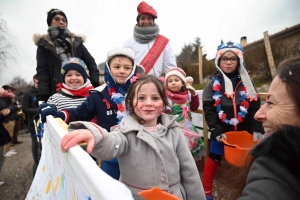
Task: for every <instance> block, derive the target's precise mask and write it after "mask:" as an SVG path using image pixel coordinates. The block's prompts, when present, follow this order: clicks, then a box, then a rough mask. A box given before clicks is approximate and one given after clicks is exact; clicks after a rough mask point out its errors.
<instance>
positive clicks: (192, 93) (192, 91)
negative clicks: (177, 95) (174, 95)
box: [186, 84, 197, 96]
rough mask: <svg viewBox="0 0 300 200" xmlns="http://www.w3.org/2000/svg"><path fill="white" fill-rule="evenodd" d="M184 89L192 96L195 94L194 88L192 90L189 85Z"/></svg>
mask: <svg viewBox="0 0 300 200" xmlns="http://www.w3.org/2000/svg"><path fill="white" fill-rule="evenodd" d="M186 89H188V91H190V93H191V95H193V96H194V95H196V94H197V92H196V90H195V88H193V87H192V86H191V85H188V84H187V85H186Z"/></svg>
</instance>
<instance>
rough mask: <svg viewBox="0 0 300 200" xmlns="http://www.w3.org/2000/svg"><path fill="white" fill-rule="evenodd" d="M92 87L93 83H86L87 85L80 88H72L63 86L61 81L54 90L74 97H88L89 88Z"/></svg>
mask: <svg viewBox="0 0 300 200" xmlns="http://www.w3.org/2000/svg"><path fill="white" fill-rule="evenodd" d="M91 89H94V87H93V85H88V86H87V87H84V88H81V89H79V90H72V89H68V88H66V87H64V85H63V84H62V83H58V84H57V86H56V92H59V91H61V92H63V93H66V94H68V95H72V96H75V97H88V96H89V90H91Z"/></svg>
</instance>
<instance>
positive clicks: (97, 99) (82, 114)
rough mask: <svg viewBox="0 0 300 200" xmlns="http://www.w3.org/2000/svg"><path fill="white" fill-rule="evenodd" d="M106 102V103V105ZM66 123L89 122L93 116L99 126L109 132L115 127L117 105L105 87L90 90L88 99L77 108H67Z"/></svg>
mask: <svg viewBox="0 0 300 200" xmlns="http://www.w3.org/2000/svg"><path fill="white" fill-rule="evenodd" d="M106 102H107V103H106ZM64 111H67V113H68V118H67V119H65V121H66V122H67V123H69V122H72V121H91V120H92V119H93V118H94V117H95V116H96V117H97V123H98V125H99V126H101V127H103V128H105V129H106V130H107V131H110V127H112V126H114V125H117V122H118V119H117V111H118V108H117V105H116V104H115V103H114V102H113V101H112V99H111V96H110V95H109V94H108V90H107V86H106V87H105V88H104V89H103V86H100V87H97V88H96V89H94V90H90V95H89V96H88V98H87V99H86V100H85V101H84V102H83V103H82V104H81V105H80V106H78V107H77V108H69V109H66V110H64Z"/></svg>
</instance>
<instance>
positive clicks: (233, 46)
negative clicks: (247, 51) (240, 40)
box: [215, 42, 257, 99]
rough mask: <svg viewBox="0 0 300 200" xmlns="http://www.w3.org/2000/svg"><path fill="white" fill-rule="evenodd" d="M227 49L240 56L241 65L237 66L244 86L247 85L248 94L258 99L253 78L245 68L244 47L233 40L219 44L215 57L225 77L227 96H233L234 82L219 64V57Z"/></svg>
mask: <svg viewBox="0 0 300 200" xmlns="http://www.w3.org/2000/svg"><path fill="white" fill-rule="evenodd" d="M227 51H231V52H233V53H234V54H235V55H236V56H237V57H238V58H239V60H240V62H239V63H240V66H238V67H237V70H238V72H239V74H240V77H241V79H242V82H243V84H244V86H245V87H246V91H247V94H248V96H249V97H250V98H251V99H256V97H257V92H256V91H255V89H254V87H253V84H252V82H251V79H250V77H249V74H248V72H247V70H246V68H245V62H244V49H243V47H242V46H241V45H239V44H237V43H233V42H227V43H225V44H221V45H219V46H218V50H217V54H216V59H215V65H216V68H217V69H218V70H219V71H220V73H222V75H223V78H224V84H225V92H226V94H227V96H231V97H232V95H233V87H232V83H231V81H230V79H229V78H228V77H227V76H226V75H225V74H224V72H223V71H222V70H221V68H220V67H219V65H218V63H219V59H220V58H221V56H222V55H223V54H224V53H225V52H227Z"/></svg>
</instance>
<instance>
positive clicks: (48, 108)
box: [38, 103, 65, 123]
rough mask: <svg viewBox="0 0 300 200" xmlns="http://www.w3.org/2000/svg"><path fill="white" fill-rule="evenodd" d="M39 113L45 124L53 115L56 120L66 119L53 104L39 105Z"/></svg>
mask: <svg viewBox="0 0 300 200" xmlns="http://www.w3.org/2000/svg"><path fill="white" fill-rule="evenodd" d="M38 111H39V113H40V114H41V120H42V122H43V123H45V122H46V117H47V116H48V115H52V116H53V117H54V118H57V117H59V118H61V119H63V120H64V119H65V115H64V113H62V112H57V111H56V107H55V106H54V105H52V104H48V103H42V104H41V105H39V108H38Z"/></svg>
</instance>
